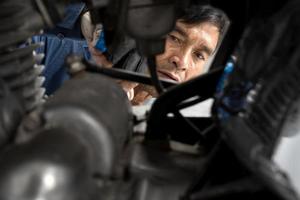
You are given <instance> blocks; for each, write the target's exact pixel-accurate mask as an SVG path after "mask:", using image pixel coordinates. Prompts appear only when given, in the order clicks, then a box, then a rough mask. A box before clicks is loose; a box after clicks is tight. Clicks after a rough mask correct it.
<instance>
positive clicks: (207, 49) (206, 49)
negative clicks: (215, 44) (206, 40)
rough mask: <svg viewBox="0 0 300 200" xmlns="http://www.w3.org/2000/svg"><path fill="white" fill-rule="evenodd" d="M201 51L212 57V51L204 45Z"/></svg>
mask: <svg viewBox="0 0 300 200" xmlns="http://www.w3.org/2000/svg"><path fill="white" fill-rule="evenodd" d="M201 50H202V51H204V52H205V53H207V55H208V56H210V55H212V53H213V50H212V49H211V48H209V47H208V46H206V45H203V46H202V47H201Z"/></svg>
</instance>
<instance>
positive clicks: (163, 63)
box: [156, 21, 219, 82]
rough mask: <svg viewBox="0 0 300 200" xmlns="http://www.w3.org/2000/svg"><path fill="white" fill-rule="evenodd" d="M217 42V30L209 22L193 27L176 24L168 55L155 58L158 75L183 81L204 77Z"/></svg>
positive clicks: (168, 44) (165, 53)
mask: <svg viewBox="0 0 300 200" xmlns="http://www.w3.org/2000/svg"><path fill="white" fill-rule="evenodd" d="M218 39H219V31H218V28H217V27H216V26H215V25H213V24H211V23H209V22H204V23H200V24H197V25H192V24H185V23H183V22H180V21H177V23H176V26H175V29H174V30H173V31H172V32H171V33H169V34H168V36H167V40H166V46H165V52H164V53H163V54H160V55H158V56H156V63H157V73H158V76H159V77H161V78H167V79H172V80H174V81H177V82H184V81H187V80H189V79H191V78H193V77H195V76H198V75H200V74H202V73H203V72H204V66H205V63H206V61H207V60H208V58H209V56H210V55H211V54H212V53H213V52H214V50H215V49H216V46H217V43H218Z"/></svg>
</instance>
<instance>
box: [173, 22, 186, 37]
mask: <svg viewBox="0 0 300 200" xmlns="http://www.w3.org/2000/svg"><path fill="white" fill-rule="evenodd" d="M174 31H176V32H178V33H179V34H180V35H182V36H184V37H188V35H187V33H186V32H185V31H184V30H183V29H182V28H181V27H179V26H177V25H175V28H174Z"/></svg>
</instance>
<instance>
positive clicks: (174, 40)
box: [168, 34, 181, 44]
mask: <svg viewBox="0 0 300 200" xmlns="http://www.w3.org/2000/svg"><path fill="white" fill-rule="evenodd" d="M168 36H169V38H170V39H171V41H172V42H175V43H178V44H181V40H180V39H179V38H178V37H177V36H175V35H174V34H168Z"/></svg>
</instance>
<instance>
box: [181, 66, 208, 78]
mask: <svg viewBox="0 0 300 200" xmlns="http://www.w3.org/2000/svg"><path fill="white" fill-rule="evenodd" d="M203 73H204V63H203V64H199V65H197V66H195V67H191V68H189V69H188V70H187V72H186V78H185V80H186V81H187V80H190V79H192V78H194V77H197V76H199V75H202V74H203Z"/></svg>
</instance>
